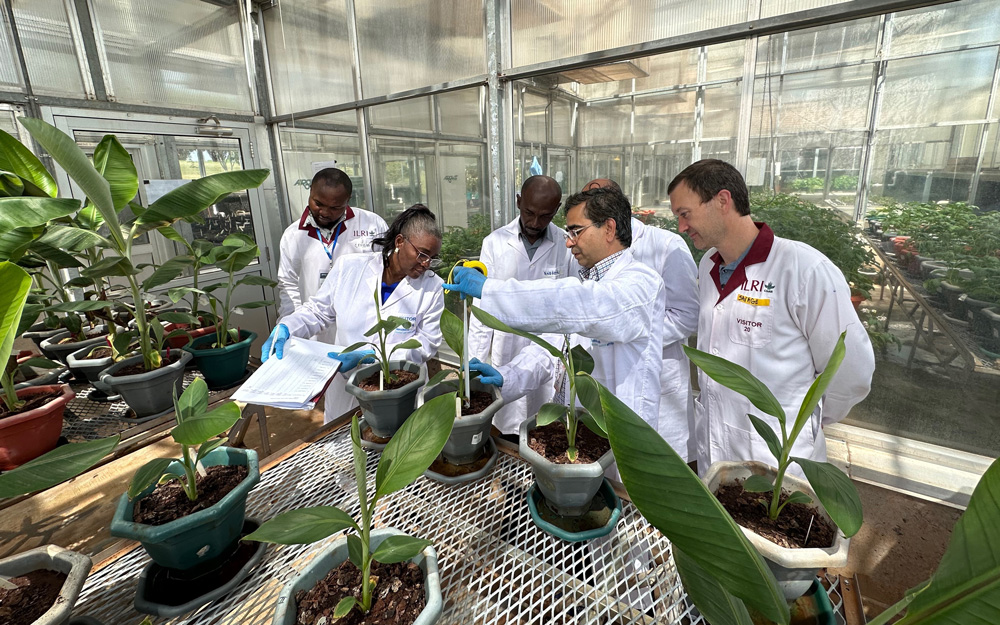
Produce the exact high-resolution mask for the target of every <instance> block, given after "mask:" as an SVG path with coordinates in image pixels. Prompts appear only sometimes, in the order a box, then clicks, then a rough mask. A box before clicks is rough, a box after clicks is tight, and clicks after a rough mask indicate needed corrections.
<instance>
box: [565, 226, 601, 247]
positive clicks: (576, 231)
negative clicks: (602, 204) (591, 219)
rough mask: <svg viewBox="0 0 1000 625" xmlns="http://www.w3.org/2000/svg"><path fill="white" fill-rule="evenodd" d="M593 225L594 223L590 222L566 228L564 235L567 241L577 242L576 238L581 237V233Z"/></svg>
mask: <svg viewBox="0 0 1000 625" xmlns="http://www.w3.org/2000/svg"><path fill="white" fill-rule="evenodd" d="M593 225H594V224H592V223H589V224H587V225H586V226H579V227H577V228H566V232H565V234H564V236H565V237H566V240H567V241H573V242H574V243H576V240H577V239H579V238H580V234H581V233H582V232H583V231H584V230H586V229H587V228H589V227H591V226H593Z"/></svg>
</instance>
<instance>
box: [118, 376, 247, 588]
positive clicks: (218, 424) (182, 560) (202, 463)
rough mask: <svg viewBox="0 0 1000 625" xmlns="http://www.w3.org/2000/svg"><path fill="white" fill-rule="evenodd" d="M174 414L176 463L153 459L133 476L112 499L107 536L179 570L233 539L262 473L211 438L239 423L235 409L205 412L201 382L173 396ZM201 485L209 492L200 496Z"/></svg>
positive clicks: (237, 452) (239, 452) (219, 551)
mask: <svg viewBox="0 0 1000 625" xmlns="http://www.w3.org/2000/svg"><path fill="white" fill-rule="evenodd" d="M174 414H175V418H176V420H177V426H176V427H175V428H174V429H173V430H171V432H170V435H171V436H172V437H173V439H174V441H176V442H177V443H179V444H180V445H181V457H180V458H179V459H173V458H156V459H155V460H151V461H150V462H148V463H146V464H145V465H143V466H142V467H141V468H140V469H139V470H138V471H137V472H136V474H135V476H133V478H132V482H131V483H130V484H129V488H128V492H126V493H125V494H124V495H122V497H121V499H119V501H118V507H117V509H116V510H115V514H114V517H113V518H112V520H111V534H112V535H113V536H118V537H121V538H128V539H131V540H138V541H139V542H141V543H142V546H143V548H144V549H145V550H146V552H147V553H149V555H150V557H151V558H152V559H153V561H154V562H156V563H157V564H159V565H160V566H163V567H167V568H170V569H177V570H185V569H190V568H192V567H194V566H196V565H199V564H203V563H206V562H210V561H212V560H213V559H215V558H217V557H218V556H220V555H222V554H223V553H224V552H225V550H226V548H228V547H229V546H230V545H232V544H233V543H234V542H235V541H236V539H237V537H238V536H239V534H240V530H241V529H242V528H243V522H244V520H245V515H246V498H247V494H248V493H249V492H250V489H252V488H253V487H254V485H255V484H256V483H257V481H258V480H259V479H260V472H259V470H258V468H257V453H256V452H255V451H253V450H252V449H235V448H231V447H222V446H221V445H222V443H223V442H225V441H224V439H218V438H215V437H216V436H218V435H219V434H221V433H223V432H225V431H227V430H228V429H229V428H231V427H232V426H233V425H234V424H235V423H236V422H237V421H238V420H239V418H240V409H239V406H237V405H236V404H235V403H233V402H226V403H224V404H222V405H220V406H218V407H217V408H215V409H213V410H209V409H208V386H207V385H206V384H205V381H204V380H202V379H200V378H199V379H196V380H195V381H194V382H192V383H191V385H190V386H188V388H186V389H185V390H184V393H183V394H181V396H180V397H179V398H177V397H176V396H175V399H174ZM195 448H197V449H195ZM209 476H212V477H211V479H210V477H209ZM234 482H235V486H232V483H234ZM205 484H207V485H210V488H211V489H212V490H211V491H209V492H204V488H205ZM227 484H228V485H229V486H227ZM153 493H156V494H155V496H152V495H153ZM200 498H201V499H200ZM206 498H207V499H206ZM208 501H214V502H215V503H212V504H211V505H206V503H207V502H208Z"/></svg>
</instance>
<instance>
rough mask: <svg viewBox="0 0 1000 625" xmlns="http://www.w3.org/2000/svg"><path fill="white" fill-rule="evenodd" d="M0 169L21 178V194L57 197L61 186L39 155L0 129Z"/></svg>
mask: <svg viewBox="0 0 1000 625" xmlns="http://www.w3.org/2000/svg"><path fill="white" fill-rule="evenodd" d="M0 170H3V171H7V172H10V173H12V174H14V175H15V176H17V177H18V178H20V179H21V183H22V184H23V189H22V192H21V194H23V195H33V196H37V197H41V196H48V197H56V196H57V195H59V188H58V187H57V186H56V181H55V179H54V178H53V177H52V174H50V173H49V172H48V170H46V169H45V166H44V165H42V162H41V161H40V160H38V157H37V156H35V155H34V154H32V153H31V150H29V149H28V148H26V147H25V146H24V145H22V144H21V142H20V141H18V140H17V139H15V138H14V137H13V136H12V135H10V134H8V133H7V132H5V131H3V130H0Z"/></svg>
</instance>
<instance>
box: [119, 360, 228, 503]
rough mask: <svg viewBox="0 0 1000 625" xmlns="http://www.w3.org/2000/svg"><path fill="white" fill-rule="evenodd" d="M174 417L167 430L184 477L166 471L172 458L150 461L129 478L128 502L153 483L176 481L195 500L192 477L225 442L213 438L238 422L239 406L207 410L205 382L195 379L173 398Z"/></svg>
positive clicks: (223, 405)
mask: <svg viewBox="0 0 1000 625" xmlns="http://www.w3.org/2000/svg"><path fill="white" fill-rule="evenodd" d="M174 416H175V418H176V420H177V427H175V428H174V429H173V430H171V431H170V436H172V437H173V439H174V441H176V442H177V443H178V444H180V446H181V457H180V458H179V459H178V460H179V461H180V463H181V465H182V466H183V467H184V475H183V477H182V476H178V475H174V474H173V473H170V472H168V471H167V467H168V466H169V465H170V463H171V462H173V461H174V458H156V459H154V460H150V461H149V462H147V463H146V464H144V465H143V466H142V467H140V468H139V470H138V471H136V473H135V475H134V476H133V477H132V482H131V483H130V484H129V487H128V498H129V499H135V498H136V497H137V496H138V495H140V494H141V493H142V492H143V491H144V490H146V489H147V488H148V487H149V486H151V485H153V484H156V483H163V482H166V481H170V480H178V481H180V482H181V486H182V487H183V489H184V494H185V495H187V498H188V499H190V500H191V501H196V500H197V499H198V486H197V484H196V481H195V478H196V476H197V471H198V463H200V462H201V459H202V458H204V457H205V455H207V454H208V453H209V452H210V451H212V450H214V449H215V448H217V447H219V446H220V445H222V444H223V443H225V442H226V439H224V438H215V437H216V436H218V435H219V434H222V433H223V432H226V431H228V430H229V428H231V427H233V425H235V424H236V422H237V421H239V420H240V407H239V406H238V405H236V403H235V402H231V401H230V402H226V403H224V404H222V405H221V406H218V407H216V408H214V409H212V410H209V409H208V384H206V383H205V380H203V379H201V378H196V379H195V380H194V382H192V383H191V384H190V385H188V387H187V388H186V389H184V392H183V393H181V396H180V397H177V395H176V394H175V395H174ZM195 447H197V450H195V449H194V448H195Z"/></svg>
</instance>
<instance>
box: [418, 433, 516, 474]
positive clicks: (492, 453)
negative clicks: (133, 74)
mask: <svg viewBox="0 0 1000 625" xmlns="http://www.w3.org/2000/svg"><path fill="white" fill-rule="evenodd" d="M499 455H500V452H499V451H498V450H497V445H496V443H495V442H493V437H492V436H491V437H489V438H487V442H486V446H485V447H483V453H482V455H481V456H480V457H479V458H478V459H477V460H474V461H472V462H470V463H468V464H452V463H450V462H447V461H446V460H444V459H443V458H441V457H440V456H439V457H438V459H437V460H435V461H434V464H432V465H431V466H430V468H429V469H427V470H426V471H424V477H426V478H428V479H431V480H434V481H435V482H441V483H442V484H448V485H452V484H462V483H464V482H472V481H475V480H478V479H479V478H481V477H483V476H485V475H487V474H488V473H489V472H490V471H492V470H493V467H494V466H496V464H497V457H498V456H499Z"/></svg>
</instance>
